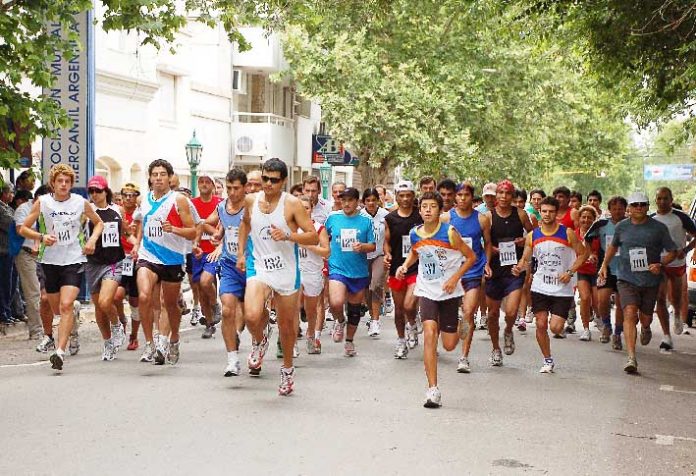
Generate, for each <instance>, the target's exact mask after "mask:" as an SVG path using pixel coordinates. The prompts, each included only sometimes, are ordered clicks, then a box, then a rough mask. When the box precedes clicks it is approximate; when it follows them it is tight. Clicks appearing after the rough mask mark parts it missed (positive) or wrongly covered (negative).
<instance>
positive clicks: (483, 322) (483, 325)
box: [478, 314, 488, 330]
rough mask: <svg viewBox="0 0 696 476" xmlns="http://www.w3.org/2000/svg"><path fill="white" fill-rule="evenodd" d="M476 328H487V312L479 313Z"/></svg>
mask: <svg viewBox="0 0 696 476" xmlns="http://www.w3.org/2000/svg"><path fill="white" fill-rule="evenodd" d="M478 328H479V329H480V330H485V329H488V314H481V316H480V317H479V325H478Z"/></svg>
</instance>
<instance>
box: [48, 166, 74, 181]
mask: <svg viewBox="0 0 696 476" xmlns="http://www.w3.org/2000/svg"><path fill="white" fill-rule="evenodd" d="M59 175H67V176H68V177H70V181H71V182H72V183H73V184H74V183H75V171H74V170H73V169H72V167H70V166H69V165H65V164H56V165H54V166H53V167H51V171H50V172H49V175H48V183H49V184H51V185H53V184H54V183H55V181H56V177H58V176H59Z"/></svg>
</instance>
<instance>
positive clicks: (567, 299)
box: [532, 291, 575, 319]
mask: <svg viewBox="0 0 696 476" xmlns="http://www.w3.org/2000/svg"><path fill="white" fill-rule="evenodd" d="M574 305H575V298H574V297H573V296H548V295H546V294H541V293H535V292H534V291H532V312H533V313H534V314H536V313H537V312H548V313H549V314H552V315H554V316H558V317H562V318H563V319H568V313H569V312H570V309H571V308H572V307H573V306H574Z"/></svg>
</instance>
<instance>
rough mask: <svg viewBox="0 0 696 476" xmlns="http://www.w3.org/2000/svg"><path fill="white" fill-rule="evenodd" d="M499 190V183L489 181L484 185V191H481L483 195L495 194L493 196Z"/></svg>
mask: <svg viewBox="0 0 696 476" xmlns="http://www.w3.org/2000/svg"><path fill="white" fill-rule="evenodd" d="M497 191H498V184H496V183H495V182H489V183H487V184H486V185H484V186H483V192H482V193H481V195H484V196H485V195H493V196H495V194H496V193H497Z"/></svg>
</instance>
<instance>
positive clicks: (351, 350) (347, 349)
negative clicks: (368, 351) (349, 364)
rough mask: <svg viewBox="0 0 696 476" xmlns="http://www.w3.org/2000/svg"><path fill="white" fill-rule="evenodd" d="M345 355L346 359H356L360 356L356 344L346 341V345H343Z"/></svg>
mask: <svg viewBox="0 0 696 476" xmlns="http://www.w3.org/2000/svg"><path fill="white" fill-rule="evenodd" d="M343 355H345V356H346V357H355V356H356V355H358V353H357V352H356V351H355V344H354V343H352V342H348V341H346V343H345V344H344V345H343Z"/></svg>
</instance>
